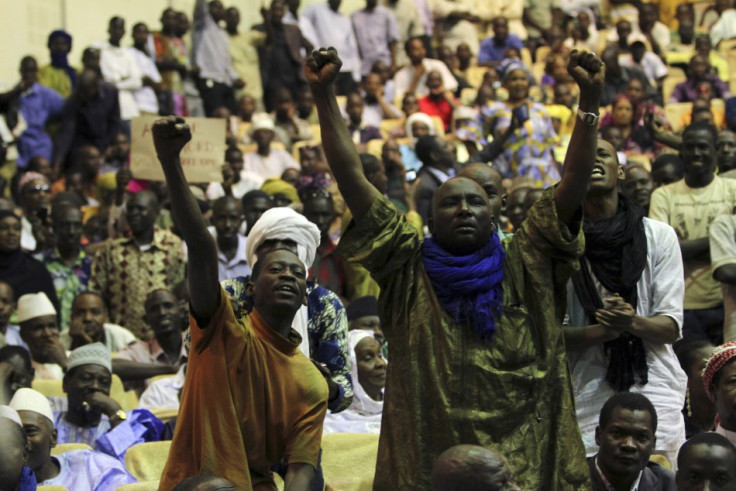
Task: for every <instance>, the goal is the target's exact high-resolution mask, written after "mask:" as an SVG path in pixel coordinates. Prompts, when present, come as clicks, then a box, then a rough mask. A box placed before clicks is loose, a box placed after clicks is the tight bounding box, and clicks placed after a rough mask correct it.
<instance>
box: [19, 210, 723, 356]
mask: <svg viewBox="0 0 736 491" xmlns="http://www.w3.org/2000/svg"><path fill="white" fill-rule="evenodd" d="M710 261H711V265H712V271H714V272H715V270H716V269H718V268H720V267H721V266H726V265H728V264H736V215H721V216H719V217H716V219H715V220H713V223H712V224H711V226H710ZM721 290H723V310H724V315H723V318H724V323H723V341H724V342H728V341H736V285H729V284H728V283H721ZM8 332H10V330H8ZM8 343H10V341H8Z"/></svg>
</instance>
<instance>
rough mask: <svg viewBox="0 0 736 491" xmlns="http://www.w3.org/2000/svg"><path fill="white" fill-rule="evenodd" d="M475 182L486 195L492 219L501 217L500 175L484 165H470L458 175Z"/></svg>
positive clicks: (501, 192)
mask: <svg viewBox="0 0 736 491" xmlns="http://www.w3.org/2000/svg"><path fill="white" fill-rule="evenodd" d="M458 175H459V176H460V177H467V178H468V179H472V180H473V181H475V182H477V183H478V184H479V185H480V187H482V188H483V190H484V191H485V192H486V194H487V195H488V203H489V204H490V205H491V212H492V213H493V217H494V218H495V219H498V217H500V216H501V207H502V206H503V200H504V190H503V179H502V178H501V175H500V174H499V173H498V172H496V171H495V170H493V169H492V168H491V167H490V166H489V165H486V164H477V165H476V164H471V165H469V166H467V167H465V168H463V169H462V170H461V171H460V173H459V174H458Z"/></svg>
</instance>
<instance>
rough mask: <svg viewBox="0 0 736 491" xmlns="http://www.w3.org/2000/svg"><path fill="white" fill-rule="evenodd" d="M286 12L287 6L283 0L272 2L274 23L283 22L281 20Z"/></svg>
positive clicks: (272, 19)
mask: <svg viewBox="0 0 736 491" xmlns="http://www.w3.org/2000/svg"><path fill="white" fill-rule="evenodd" d="M284 14H286V7H285V5H284V3H283V2H281V1H274V2H272V3H271V21H272V22H273V23H274V24H281V20H282V19H283V18H284Z"/></svg>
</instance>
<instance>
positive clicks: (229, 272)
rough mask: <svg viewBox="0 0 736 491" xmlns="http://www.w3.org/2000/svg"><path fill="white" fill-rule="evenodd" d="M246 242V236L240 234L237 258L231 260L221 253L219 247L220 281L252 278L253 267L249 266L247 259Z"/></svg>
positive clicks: (236, 252) (218, 267)
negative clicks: (239, 277)
mask: <svg viewBox="0 0 736 491" xmlns="http://www.w3.org/2000/svg"><path fill="white" fill-rule="evenodd" d="M246 240H247V239H246V238H245V236H244V235H240V234H238V248H237V249H236V250H235V256H233V258H232V259H230V260H228V258H227V257H225V254H223V253H222V252H220V247H219V246H218V247H217V272H218V276H219V280H220V281H224V280H229V279H232V278H237V277H238V276H250V274H251V272H252V271H251V267H250V265H249V264H248V258H247V257H245V243H246Z"/></svg>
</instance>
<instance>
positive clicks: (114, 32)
mask: <svg viewBox="0 0 736 491" xmlns="http://www.w3.org/2000/svg"><path fill="white" fill-rule="evenodd" d="M107 33H108V34H109V35H110V44H113V45H115V46H117V45H118V44H120V40H121V39H123V36H125V21H123V20H122V19H117V20H114V21H112V22H110V25H109V27H108V28H107Z"/></svg>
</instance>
